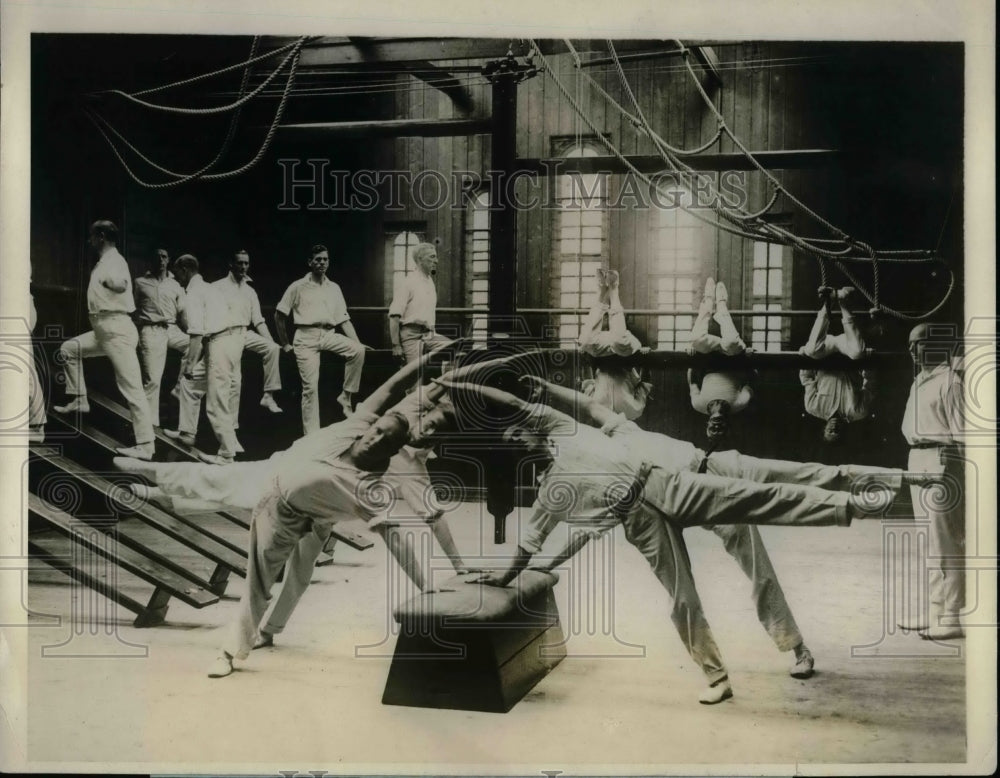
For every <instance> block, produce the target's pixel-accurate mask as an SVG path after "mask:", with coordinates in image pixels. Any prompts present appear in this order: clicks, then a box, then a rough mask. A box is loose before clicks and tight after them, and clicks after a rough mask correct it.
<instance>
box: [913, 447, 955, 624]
mask: <svg viewBox="0 0 1000 778" xmlns="http://www.w3.org/2000/svg"><path fill="white" fill-rule="evenodd" d="M908 467H909V469H910V470H911V471H913V472H916V473H943V472H944V469H945V468H944V463H943V462H942V461H941V449H939V448H913V449H910V457H909V462H908ZM957 488H958V489H959V490H961V489H964V488H965V485H964V484H958V485H957ZM953 491H954V490H953V489H942V488H941V487H938V486H911V487H910V498H911V499H912V501H913V513H914V516H915V517H916V518H918V519H920V518H922V517H923V516H926V517H927V519H928V520H929V522H930V527H929V530H930V537H929V538H928V540H929V542H928V555H927V557H928V558H927V566H928V573H929V578H930V603H931V608H932V611H931V616H932V618H933V617H936V616H938V615H941V616H945V617H949V620H948V621H947V622H945V623H946V625H948V626H951V625H954V624H957V621H955V619H957V617H958V614H960V613H961V612H962V609H963V607H964V605H965V570H964V567H965V565H964V559H965V510H964V503H963V501H962V500H960V499H955V500H950V499H949V493H950V492H953ZM943 502H946V503H947V504H943ZM956 568H957V569H956ZM935 623H936V622H934V621H931V623H930V626H934V625H935Z"/></svg>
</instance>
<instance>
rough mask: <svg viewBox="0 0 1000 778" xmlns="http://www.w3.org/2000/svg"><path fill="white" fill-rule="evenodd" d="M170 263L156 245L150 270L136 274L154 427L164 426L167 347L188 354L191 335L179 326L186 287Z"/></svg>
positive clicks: (142, 357) (141, 356)
mask: <svg viewBox="0 0 1000 778" xmlns="http://www.w3.org/2000/svg"><path fill="white" fill-rule="evenodd" d="M169 263H170V255H169V254H168V253H167V250H166V249H156V251H155V252H154V253H153V254H151V255H150V258H149V270H147V271H146V273H145V274H144V275H141V276H139V277H138V278H136V279H135V285H134V287H135V306H136V324H137V325H138V327H139V360H140V362H141V363H142V368H143V370H144V371H145V378H146V383H145V389H146V399H147V400H148V401H149V412H150V415H151V417H152V419H153V426H154V427H159V426H160V381H161V380H162V378H163V367H164V365H165V364H166V361H167V349H168V348H171V349H173V350H174V351H177V352H180V353H181V354H185V353H186V352H187V348H188V336H187V335H185V334H184V332H182V331H181V329H180V327H178V326H177V314H178V312H179V311H180V310H181V309H182V308H183V307H184V289H183V287H181V285H180V284H179V283H177V280H176V279H175V278H174V277H173V276H172V275H170V273H168V272H167V265H168V264H169ZM183 370H184V368H183V366H182V372H183Z"/></svg>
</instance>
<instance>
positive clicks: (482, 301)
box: [472, 292, 490, 308]
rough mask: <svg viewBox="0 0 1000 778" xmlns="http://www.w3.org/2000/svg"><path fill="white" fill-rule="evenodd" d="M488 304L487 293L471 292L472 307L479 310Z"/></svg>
mask: <svg viewBox="0 0 1000 778" xmlns="http://www.w3.org/2000/svg"><path fill="white" fill-rule="evenodd" d="M489 302H490V295H489V293H488V292H473V293H472V307H473V308H479V307H480V306H487V305H489Z"/></svg>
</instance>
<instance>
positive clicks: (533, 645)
mask: <svg viewBox="0 0 1000 778" xmlns="http://www.w3.org/2000/svg"><path fill="white" fill-rule="evenodd" d="M469 580H470V578H469V576H455V577H453V578H451V579H449V580H448V581H446V582H444V583H443V584H442V585H441V586H440V587H438V590H437V591H434V592H431V593H429V594H421V595H418V596H417V597H414V598H413V599H411V600H409V601H407V602H406V603H403V604H402V605H400V606H399V607H398V608H396V609H395V610H394V612H393V616H394V618H395V619H396V621H397V623H398V624H399V625H400V635H399V639H398V640H397V642H396V650H395V653H394V655H393V658H392V664H391V666H390V667H389V676H388V678H387V679H386V683H385V691H384V693H383V695H382V702H383V704H386V705H409V706H414V707H420V708H452V709H457V710H477V711H488V712H494V713H506V712H507V711H509V710H510V709H511V708H513V707H514V705H516V704H517V702H518V701H519V700H520V699H521V698H522V697H524V695H525V694H527V693H528V692H529V691H531V689H532V688H533V687H534V686H535V684H537V683H538V682H539V681H540V680H541V679H542V678H544V677H545V676H546V675H547V674H548V673H549V672H550V671H551V670H552V669H553V668H554V667H555V666H556V665H557V664H559V662H561V661H562V660H563V658H564V657H565V656H566V648H565V646H564V643H565V640H564V638H563V632H562V626H561V625H560V623H559V611H558V609H557V607H556V602H555V598H554V596H553V593H552V587H553V586H554V585H555V583H556V581H558V578H557V577H556V576H555V575H553V574H551V573H545V572H540V571H535V570H525V571H524V572H523V573H521V575H520V576H518V578H517V579H515V581H514V582H513V583H512V584H511V585H510V586H508V587H505V588H498V587H494V586H485V585H482V584H475V583H471V584H470V583H468V581H469ZM448 590H451V591H448Z"/></svg>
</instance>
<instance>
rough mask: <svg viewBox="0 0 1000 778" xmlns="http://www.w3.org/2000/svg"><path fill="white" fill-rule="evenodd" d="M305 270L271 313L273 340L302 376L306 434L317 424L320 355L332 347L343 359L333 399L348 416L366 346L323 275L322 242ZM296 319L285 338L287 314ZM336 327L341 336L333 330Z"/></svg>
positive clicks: (336, 289)
mask: <svg viewBox="0 0 1000 778" xmlns="http://www.w3.org/2000/svg"><path fill="white" fill-rule="evenodd" d="M310 254H311V256H310V258H309V273H307V274H306V276H305V277H304V278H300V279H299V280H298V281H295V282H294V283H292V284H291V286H289V287H288V289H286V290H285V294H284V295H282V297H281V300H280V301H279V302H278V307H277V309H276V310H275V312H274V326H275V331H276V332H277V333H278V342H279V343H280V344H281V348H282V350H284V351H293V350H294V352H295V361H296V363H297V364H298V366H299V375H300V376H301V377H302V431H303V433H304V434H306V435H308V434H309V433H310V432H315V431H316V430H318V429H319V403H318V402H317V395H318V393H319V366H320V354H321V353H322V352H323V351H332V352H333V353H334V354H337V355H338V356H341V357H343V358H344V360H345V364H344V387H343V390H342V391H341V393H340V395H339V396H338V397H337V402H338V403H340V407H341V408H343V410H344V416H345V417H347V416H350V415H351V414H352V413H353V412H354V410H353V408H354V404H353V398H354V394H355V393H356V392H357V391H358V389H359V388H360V387H361V370H362V368H363V367H364V364H365V347H364V345H363V344H362V343H361V341H360V340H359V338H358V334H357V332H355V331H354V325H353V324H351V317H350V315H349V314H348V313H347V303H346V302H345V301H344V294H343V292H341V290H340V286H339V285H337V284H336V283H334V282H333V281H331V280H330V279H329V278H327V277H326V271H327V268H328V267H329V266H330V253H329V252H328V251H327V248H326V246H322V245H318V244H317V245H315V246H313V247H312V250H311V252H310ZM289 316H292V317H293V319H294V322H295V337H294V340H293V342H292V343H289V342H288V317H289ZM337 327H340V328H341V330H343V333H344V334H343V335H341V334H340V333H338V332H337V331H336V328H337Z"/></svg>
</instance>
